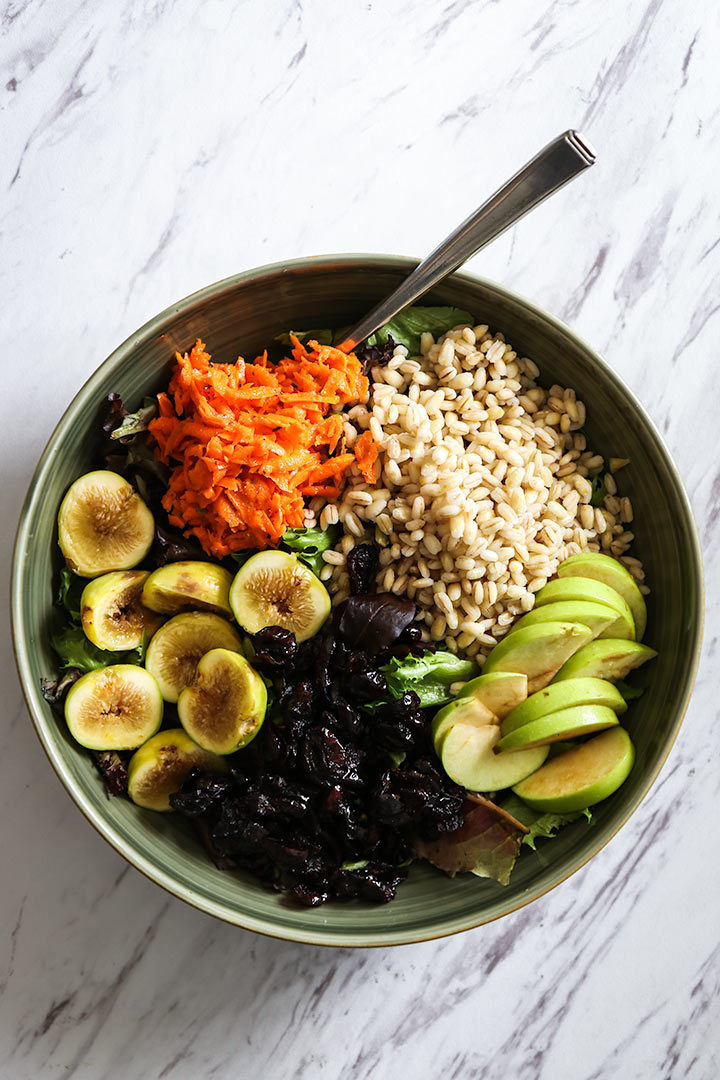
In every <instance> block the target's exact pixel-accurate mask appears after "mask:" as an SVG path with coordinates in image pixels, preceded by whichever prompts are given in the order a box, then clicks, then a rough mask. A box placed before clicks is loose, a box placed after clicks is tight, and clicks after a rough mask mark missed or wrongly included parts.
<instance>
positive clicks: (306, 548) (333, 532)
mask: <svg viewBox="0 0 720 1080" xmlns="http://www.w3.org/2000/svg"><path fill="white" fill-rule="evenodd" d="M341 532H342V529H341V527H340V525H331V526H330V527H329V528H327V529H286V530H285V532H284V533H283V535H282V540H281V541H280V542H281V544H282V546H283V547H285V548H288V550H289V551H293V552H295V554H296V555H297V557H298V559H299V560H300V562H302V563H305V565H306V566H308V567H309V568H310V569H311V570H312V572H313V574H315V576H316V577H319V576H320V571H321V570H322V568H323V566H324V565H325V564H324V562H323V557H322V553H323V551H327V550H328V548H331V547H334V546H335V544H337V542H338V540H339V539H340V534H341Z"/></svg>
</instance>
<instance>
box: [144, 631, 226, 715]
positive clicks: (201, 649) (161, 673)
mask: <svg viewBox="0 0 720 1080" xmlns="http://www.w3.org/2000/svg"><path fill="white" fill-rule="evenodd" d="M211 649H231V650H232V651H234V652H239V651H240V649H241V641H240V635H239V634H238V632H237V630H235V628H234V627H233V626H231V625H230V623H229V622H228V621H227V619H223V618H221V616H220V615H214V614H213V613H212V612H210V611H185V612H183V613H182V614H180V615H175V616H174V618H172V619H168V621H167V622H166V623H165V625H164V626H161V627H160V629H159V630H158V631H157V633H156V634H155V635H154V637H153V639H152V641H151V642H150V644H149V645H148V648H147V652H146V653H145V667H146V668H147V669H148V671H149V672H150V673H151V674H152V675H154V676H155V678H156V679H157V682H158V686H159V687H160V692H161V693H162V696H163V697H164V698H165V700H166V701H171V702H174V701H177V699H178V697H179V695H180V692H181V691H182V690H184V689H185V687H186V686H189V685H190V683H191V682H192V680H193V677H194V675H195V669H196V668H197V666H198V661H199V660H200V658H201V657H202V656H204V655H205V653H206V652H210V650H211Z"/></svg>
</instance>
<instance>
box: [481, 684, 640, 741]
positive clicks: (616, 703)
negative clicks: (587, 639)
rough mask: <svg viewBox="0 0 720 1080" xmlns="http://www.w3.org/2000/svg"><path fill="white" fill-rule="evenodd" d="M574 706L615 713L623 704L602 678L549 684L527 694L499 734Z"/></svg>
mask: <svg viewBox="0 0 720 1080" xmlns="http://www.w3.org/2000/svg"><path fill="white" fill-rule="evenodd" d="M576 705H604V706H606V707H607V708H608V709H614V710H615V712H617V713H624V712H625V710H626V709H627V703H626V701H625V699H624V697H623V696H622V694H621V693H620V691H619V690H617V689H616V688H615V687H614V686H613V684H612V683H610V682H608V681H607V680H606V679H569V680H566V681H565V682H558V683H555V682H553V683H551V684H550V685H549V686H546V687H545V688H544V689H543V690H538V691H537V692H536V693H535V694H531V695H530V697H529V698H527V700H526V701H523V702H522V704H520V705H518V706H517V708H515V709H513V711H512V712H511V713H510V715H509V716H506V717H505V719H504V720H503V724H502V733H503V735H509V734H510V732H511V731H516V730H517V729H518V728H520V727H522V726H523V724H531V723H532V722H533V721H534V720H539V719H540V717H541V716H549V715H550V713H556V712H560V711H561V710H562V709H572V708H574V707H575V706H576Z"/></svg>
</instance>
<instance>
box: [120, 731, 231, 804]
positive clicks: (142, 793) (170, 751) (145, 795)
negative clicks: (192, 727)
mask: <svg viewBox="0 0 720 1080" xmlns="http://www.w3.org/2000/svg"><path fill="white" fill-rule="evenodd" d="M195 766H197V767H198V768H200V769H206V770H209V771H211V772H224V771H225V770H226V769H227V763H226V762H225V761H223V759H222V758H220V757H218V756H217V755H216V754H210V753H208V751H207V750H203V749H202V748H201V747H199V746H198V745H197V743H194V742H193V741H192V739H191V738H190V736H189V735H187V734H186V732H184V731H183V730H182V728H170V729H169V730H167V731H159V732H158V733H157V735H154V736H153V738H152V739H149V740H148V741H147V742H146V743H145V744H144V746H141V747H140V749H139V750H136V751H135V753H134V754H133V756H132V757H131V758H130V761H129V763H128V795H129V796H130V798H131V799H132V801H133V802H134V803H135V804H136V805H137V806H143V807H145V808H146V809H148V810H160V811H168V810H172V807H171V806H170V796H171V795H174V794H175V792H176V791H178V790H179V789H180V787H181V785H182V783H183V781H184V780H185V777H186V776H187V774H188V773H189V772H190V770H191V769H192V768H194V767H195Z"/></svg>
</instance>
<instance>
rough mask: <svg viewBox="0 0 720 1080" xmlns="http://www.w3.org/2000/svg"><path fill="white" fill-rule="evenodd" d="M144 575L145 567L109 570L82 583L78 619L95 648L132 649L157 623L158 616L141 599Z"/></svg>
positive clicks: (159, 622)
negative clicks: (142, 568) (84, 583)
mask: <svg viewBox="0 0 720 1080" xmlns="http://www.w3.org/2000/svg"><path fill="white" fill-rule="evenodd" d="M147 577H148V572H147V571H146V570H113V571H111V572H110V573H109V574H102V575H101V576H100V577H97V578H93V580H92V581H91V582H89V584H88V585H86V586H85V588H84V589H83V593H82V597H81V598H80V619H81V622H82V628H83V631H84V632H85V637H86V638H88V639H89V640H90V641H92V643H93V645H97V647H98V649H110V650H114V651H116V652H120V651H122V650H124V649H136V648H137V647H138V645H140V644H141V642H142V640H143V635H144V637H145V639H146V640H148V639H149V638H151V637H152V635H153V634H154V633H155V631H156V630H157V628H158V627H159V626H160V624H161V623H162V618H161V616H159V615H157V614H156V613H155V612H154V611H150V609H149V608H146V607H145V606H144V604H143V603H142V600H141V595H142V590H143V585H144V583H145V581H146V579H147ZM113 609H115V610H113Z"/></svg>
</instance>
